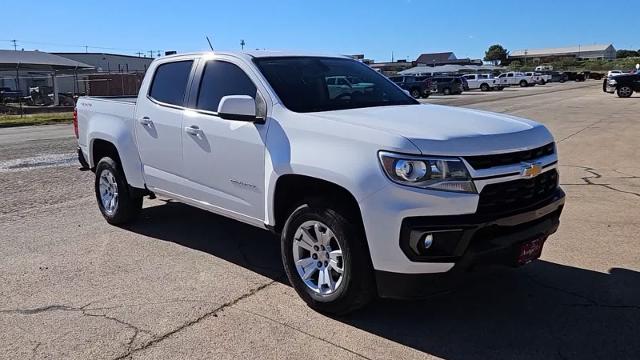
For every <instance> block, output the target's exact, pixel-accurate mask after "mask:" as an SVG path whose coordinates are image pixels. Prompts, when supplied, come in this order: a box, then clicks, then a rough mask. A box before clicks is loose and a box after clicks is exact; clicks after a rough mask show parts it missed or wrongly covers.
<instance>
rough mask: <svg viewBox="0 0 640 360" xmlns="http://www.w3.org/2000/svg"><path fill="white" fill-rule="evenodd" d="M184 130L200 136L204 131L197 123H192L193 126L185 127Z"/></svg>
mask: <svg viewBox="0 0 640 360" xmlns="http://www.w3.org/2000/svg"><path fill="white" fill-rule="evenodd" d="M184 132H186V133H187V134H189V135H193V136H198V135H200V133H202V130H200V128H199V127H198V126H196V125H191V126H187V127H185V128H184Z"/></svg>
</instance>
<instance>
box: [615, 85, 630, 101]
mask: <svg viewBox="0 0 640 360" xmlns="http://www.w3.org/2000/svg"><path fill="white" fill-rule="evenodd" d="M616 94H618V97H621V98H628V97H630V96H631V94H633V89H631V87H629V86H620V87H619V88H618V89H617V90H616Z"/></svg>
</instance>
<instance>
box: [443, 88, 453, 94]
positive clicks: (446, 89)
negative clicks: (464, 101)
mask: <svg viewBox="0 0 640 360" xmlns="http://www.w3.org/2000/svg"><path fill="white" fill-rule="evenodd" d="M442 93H443V94H445V95H451V89H449V88H444V89H443V90H442Z"/></svg>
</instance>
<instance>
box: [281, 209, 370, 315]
mask: <svg viewBox="0 0 640 360" xmlns="http://www.w3.org/2000/svg"><path fill="white" fill-rule="evenodd" d="M308 221H317V222H320V223H322V224H324V225H326V227H327V228H329V229H331V231H332V232H333V233H334V235H335V240H336V241H337V242H338V244H339V246H340V248H341V250H342V261H343V262H342V266H343V274H342V280H341V282H340V285H339V286H338V288H337V289H335V291H334V292H332V293H330V294H327V295H323V294H320V293H317V292H315V291H314V290H312V289H311V288H310V287H309V286H307V285H306V284H305V283H304V282H303V280H302V278H301V276H300V275H299V273H298V269H297V268H296V265H295V260H294V254H293V251H294V250H293V245H294V244H293V242H294V241H300V240H298V239H294V237H295V234H296V231H297V230H298V228H299V227H301V226H302V225H303V224H304V223H305V222H308ZM356 223H357V222H356V221H349V220H347V217H345V216H343V214H342V213H341V211H339V210H337V209H334V207H333V206H331V205H328V204H326V203H324V202H323V201H321V200H313V199H311V200H308V201H304V202H303V204H302V205H300V206H299V207H298V208H296V209H295V210H294V211H293V212H292V213H291V215H290V216H289V218H288V219H287V222H286V223H285V225H284V229H283V232H282V237H281V255H282V263H283V264H284V268H285V272H286V273H287V277H288V278H289V282H290V283H291V286H293V288H294V289H295V290H296V292H297V293H298V295H299V296H300V297H301V298H302V299H303V300H304V301H305V302H306V303H307V305H308V306H309V307H311V308H312V309H314V310H316V311H319V312H322V313H327V314H332V315H345V314H347V313H350V312H352V311H354V310H357V309H359V308H362V307H364V306H366V305H367V304H368V303H369V302H370V301H371V300H372V299H373V298H374V296H375V294H376V288H375V280H374V278H373V267H372V265H371V258H370V255H369V250H368V247H367V245H366V239H365V236H364V235H363V231H362V230H361V226H358V225H356ZM314 259H316V258H314ZM325 266H326V264H325ZM317 282H319V279H318V281H317Z"/></svg>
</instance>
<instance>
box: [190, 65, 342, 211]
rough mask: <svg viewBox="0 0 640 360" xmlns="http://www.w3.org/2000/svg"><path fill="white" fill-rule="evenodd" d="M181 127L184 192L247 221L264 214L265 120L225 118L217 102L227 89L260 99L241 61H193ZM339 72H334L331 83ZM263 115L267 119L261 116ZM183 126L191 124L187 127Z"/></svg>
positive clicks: (249, 69)
mask: <svg viewBox="0 0 640 360" xmlns="http://www.w3.org/2000/svg"><path fill="white" fill-rule="evenodd" d="M198 68H199V69H198V71H197V74H198V75H197V78H196V79H195V80H194V84H193V86H192V89H193V90H192V96H191V99H190V100H189V107H191V108H193V110H192V111H189V112H188V113H187V115H185V118H184V131H183V133H182V143H183V156H184V159H185V161H184V164H185V175H186V176H187V178H188V180H189V181H188V183H189V195H188V196H189V197H190V198H194V199H198V201H200V202H204V203H205V204H204V205H205V206H208V207H211V208H213V210H215V211H218V212H221V213H223V214H225V215H228V216H231V217H235V218H237V219H239V220H244V221H247V222H261V221H263V220H264V183H265V181H264V176H265V175H264V161H265V160H264V157H265V139H266V130H267V125H266V123H265V124H259V123H254V122H247V121H237V120H226V119H222V118H221V117H219V116H218V105H219V103H220V100H221V99H222V97H224V96H227V95H248V96H251V97H253V98H254V99H256V98H258V97H259V98H258V101H259V103H262V104H265V103H264V100H261V99H264V98H263V97H262V96H261V95H260V94H259V91H258V90H257V87H256V85H255V84H256V83H257V81H254V80H253V79H252V76H253V78H255V74H254V75H249V74H250V73H251V71H252V69H251V68H250V67H249V66H247V65H246V64H243V63H242V62H241V61H239V60H237V59H235V58H230V57H220V58H217V59H212V60H208V61H206V62H204V61H203V63H202V64H201V65H199V66H198ZM340 80H344V78H340V77H338V78H336V83H337V84H339V83H340ZM267 121H268V120H267ZM187 129H194V130H195V131H193V130H189V131H187Z"/></svg>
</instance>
